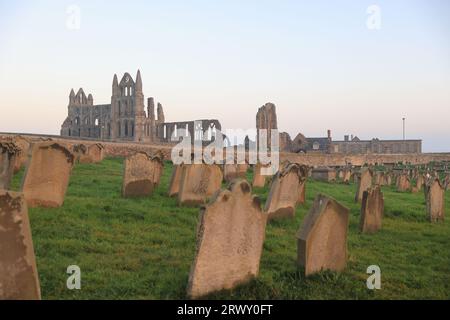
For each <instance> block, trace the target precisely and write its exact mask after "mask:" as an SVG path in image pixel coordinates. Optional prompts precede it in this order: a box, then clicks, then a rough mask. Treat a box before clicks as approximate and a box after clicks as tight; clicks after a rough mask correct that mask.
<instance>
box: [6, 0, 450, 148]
mask: <svg viewBox="0 0 450 320" xmlns="http://www.w3.org/2000/svg"><path fill="white" fill-rule="evenodd" d="M71 5H75V6H76V8H79V9H80V15H79V17H80V19H79V20H78V19H77V18H76V17H77V16H76V13H75V15H74V14H73V13H74V11H73V10H71V9H70V8H71V7H70V6H71ZM371 5H377V6H378V7H377V8H379V9H380V10H381V11H380V12H381V15H380V16H379V17H380V19H376V20H375V21H376V22H377V23H378V22H379V24H377V26H380V28H379V29H373V28H368V26H367V21H368V19H370V21H372V22H373V21H374V20H373V18H374V16H373V13H369V14H368V13H367V10H368V8H369V6H371ZM74 17H75V19H74ZM449 17H450V1H448V0H420V1H419V0H390V1H374V0H373V1H364V0H361V1H357V0H347V1H345V0H342V1H335V0H328V1H325V0H318V1H300V0H297V1H280V0H277V1H264V0H255V1H246V0H240V1H234V0H226V1H225V0H223V1H216V0H205V1H188V0H183V1H181V0H180V1H170V0H168V1H137V0H136V1H133V0H130V1H111V0H108V1H106V0H105V1H100V0H88V1H76V0H73V1H45V0H40V1H34V0H33V1H31V0H30V1H4V0H0V97H1V99H0V131H13V132H33V133H50V134H59V130H60V126H61V124H62V122H63V120H64V119H65V117H66V115H67V104H68V96H69V92H70V89H71V88H74V89H75V90H77V89H78V88H79V87H83V89H84V90H85V92H87V93H92V94H93V96H94V103H98V104H100V103H110V98H111V84H112V78H113V75H114V73H117V74H118V76H119V77H121V76H122V75H123V73H124V72H126V71H129V72H130V73H131V74H132V75H133V76H135V74H136V71H137V69H138V68H139V69H140V70H141V73H142V78H143V85H144V94H145V96H146V98H147V97H149V96H154V97H155V99H156V100H157V101H160V102H161V103H162V104H163V106H164V108H165V114H166V121H181V120H195V119H202V118H217V119H219V120H220V121H221V123H222V127H223V128H241V129H250V128H253V127H254V126H255V116H256V112H257V108H258V107H260V106H261V105H263V104H264V103H265V102H273V103H275V104H276V106H277V113H278V126H279V129H280V131H287V132H289V133H290V135H291V136H292V138H294V137H295V135H296V134H297V133H298V132H302V133H303V134H305V135H306V136H326V130H327V129H331V130H332V133H333V138H334V139H336V140H342V139H343V136H344V134H354V135H357V136H358V137H360V138H361V139H371V138H373V137H378V138H382V139H401V138H402V120H401V119H402V117H403V116H405V117H406V118H407V120H406V126H407V138H411V139H412V138H422V139H423V140H424V145H423V149H424V151H450V125H449V120H450V19H449ZM375 18H376V17H375ZM74 21H75V22H74ZM77 21H79V22H80V23H79V28H77ZM371 25H372V26H373V24H371Z"/></svg>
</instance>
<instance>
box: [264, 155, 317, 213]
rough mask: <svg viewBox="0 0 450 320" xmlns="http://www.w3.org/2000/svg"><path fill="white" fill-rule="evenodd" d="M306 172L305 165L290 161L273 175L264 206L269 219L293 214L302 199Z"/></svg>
mask: <svg viewBox="0 0 450 320" xmlns="http://www.w3.org/2000/svg"><path fill="white" fill-rule="evenodd" d="M307 174H308V171H307V168H306V167H305V166H300V165H298V164H296V163H291V164H289V165H288V166H286V167H285V168H284V169H283V170H282V171H279V172H278V173H277V174H276V175H275V177H274V179H273V181H272V184H271V186H270V191H269V195H268V197H267V201H266V205H265V208H264V211H265V212H267V214H268V219H269V220H272V219H278V218H293V217H294V216H295V208H296V207H297V204H298V203H299V202H303V201H304V187H305V186H304V185H305V183H306V178H307Z"/></svg>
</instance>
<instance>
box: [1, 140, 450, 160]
mask: <svg viewBox="0 0 450 320" xmlns="http://www.w3.org/2000/svg"><path fill="white" fill-rule="evenodd" d="M12 135H17V134H1V133H0V136H12ZM21 136H23V137H26V138H28V139H30V140H32V141H39V140H42V139H52V140H54V141H60V142H63V143H68V144H77V143H84V144H92V143H98V142H100V143H101V144H103V145H104V146H105V154H106V156H110V157H126V156H128V155H130V154H132V153H134V152H136V151H146V152H150V153H153V152H156V151H158V150H160V151H161V152H162V153H163V154H164V159H165V160H170V159H171V149H172V147H173V145H168V144H164V145H154V144H146V143H128V142H103V141H93V140H86V139H79V140H74V139H67V138H62V137H60V136H51V135H29V134H21ZM285 160H288V161H290V162H295V163H298V164H304V165H308V166H312V167H321V166H345V165H347V164H352V165H355V166H362V165H364V164H383V163H384V164H389V163H398V162H403V163H411V164H413V165H417V164H427V163H430V162H432V161H436V162H442V161H448V162H450V153H420V154H360V155H348V154H340V153H333V154H319V153H309V154H308V153H306V154H297V153H285V152H282V153H281V154H280V161H281V162H282V161H285Z"/></svg>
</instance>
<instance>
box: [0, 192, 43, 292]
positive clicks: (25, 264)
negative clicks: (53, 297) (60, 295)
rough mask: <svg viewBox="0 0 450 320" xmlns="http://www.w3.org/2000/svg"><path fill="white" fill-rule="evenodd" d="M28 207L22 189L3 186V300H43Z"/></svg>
mask: <svg viewBox="0 0 450 320" xmlns="http://www.w3.org/2000/svg"><path fill="white" fill-rule="evenodd" d="M39 299H41V292H40V286H39V278H38V273H37V268H36V259H35V256H34V248H33V241H32V237H31V228H30V222H29V220H28V209H27V205H26V203H25V198H24V196H23V194H22V193H18V192H12V191H6V190H0V300H39Z"/></svg>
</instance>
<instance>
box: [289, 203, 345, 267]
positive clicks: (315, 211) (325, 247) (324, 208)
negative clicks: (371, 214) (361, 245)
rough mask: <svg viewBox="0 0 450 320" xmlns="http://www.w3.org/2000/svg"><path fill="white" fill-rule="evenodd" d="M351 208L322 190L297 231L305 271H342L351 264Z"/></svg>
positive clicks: (298, 255) (300, 261)
mask: <svg viewBox="0 0 450 320" xmlns="http://www.w3.org/2000/svg"><path fill="white" fill-rule="evenodd" d="M349 212H350V211H349V209H347V208H345V207H344V206H342V205H341V204H340V203H338V202H337V201H336V200H334V199H332V198H328V197H326V196H324V195H321V194H319V195H318V196H317V197H316V199H315V201H314V204H313V206H312V208H311V210H310V211H309V213H308V215H307V216H306V217H305V220H304V221H303V225H302V227H301V228H300V229H299V231H298V232H297V249H298V251H297V257H298V264H299V265H300V266H302V267H304V268H305V275H306V276H308V275H311V274H313V273H316V272H320V271H322V270H332V271H338V272H339V271H342V270H344V269H345V266H346V264H347V230H348V223H349Z"/></svg>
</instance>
